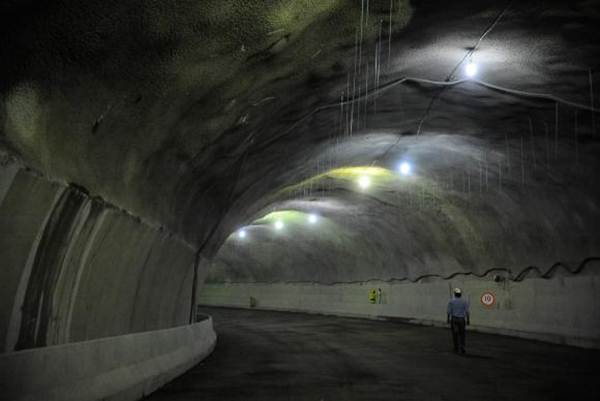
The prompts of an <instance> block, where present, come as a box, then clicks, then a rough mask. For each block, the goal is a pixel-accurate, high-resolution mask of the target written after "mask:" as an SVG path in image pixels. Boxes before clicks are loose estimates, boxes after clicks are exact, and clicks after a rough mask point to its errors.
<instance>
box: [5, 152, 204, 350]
mask: <svg viewBox="0 0 600 401" xmlns="http://www.w3.org/2000/svg"><path fill="white" fill-rule="evenodd" d="M0 170H1V171H2V174H0V179H2V185H0V187H1V188H2V194H1V195H2V198H1V199H0V202H1V203H0V225H1V226H2V230H1V232H0V260H1V261H2V268H1V269H0V289H1V291H0V352H10V351H13V350H22V349H28V348H34V347H43V346H48V345H57V344H65V343H69V342H73V341H86V340H92V339H96V338H101V337H109V336H117V335H123V334H129V333H135V332H142V331H149V330H159V329H165V328H169V327H174V326H180V325H182V324H185V323H187V322H188V317H189V305H190V297H191V288H192V279H193V263H194V251H193V250H192V248H191V247H189V246H188V245H187V244H186V243H185V242H183V241H182V240H180V239H178V238H176V237H175V236H173V235H171V234H169V233H167V232H166V231H165V230H162V229H159V228H155V227H151V226H150V225H149V224H146V223H144V222H143V221H141V220H140V219H138V218H135V217H133V216H131V215H129V214H127V213H126V212H123V211H121V210H118V209H116V208H114V207H112V206H111V205H108V204H106V203H104V202H103V201H101V200H99V199H96V198H91V197H89V196H88V195H87V194H86V193H85V192H84V191H82V190H80V189H79V188H76V187H73V186H65V185H62V184H59V183H53V182H50V181H48V180H46V179H44V178H42V177H39V176H37V175H35V174H34V173H32V172H30V171H27V170H25V169H22V168H20V167H17V166H16V163H12V164H10V163H9V164H6V165H4V166H2V167H1V168H0Z"/></svg>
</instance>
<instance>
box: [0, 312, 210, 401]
mask: <svg viewBox="0 0 600 401" xmlns="http://www.w3.org/2000/svg"><path fill="white" fill-rule="evenodd" d="M216 340H217V336H216V333H215V331H214V329H213V323H212V318H210V317H208V318H207V319H206V320H203V321H201V322H199V323H195V324H193V325H188V326H180V327H174V328H170V329H165V330H158V331H150V332H143V333H135V334H128V335H123V336H117V337H107V338H101V339H97V340H91V341H84V342H78V343H70V344H64V345H57V346H50V347H45V348H36V349H29V350H23V351H18V352H11V353H8V354H3V355H0V400H15V401H17V400H32V401H33V400H36V401H39V400H46V401H53V400H57V401H58V400H61V401H68V400H73V401H74V400H77V401H86V400H90V401H94V400H111V401H112V400H123V401H129V400H138V399H140V398H142V397H144V396H145V395H148V394H149V393H151V392H153V391H154V390H156V389H158V388H159V387H161V386H162V385H164V384H165V383H167V382H169V381H171V380H172V379H174V378H175V377H177V376H179V375H181V374H182V373H183V372H185V371H186V370H188V369H189V368H191V367H192V366H194V365H196V364H197V363H198V362H200V361H201V360H202V359H204V358H206V357H207V356H208V355H209V354H210V353H211V352H212V350H213V349H214V347H215V345H216Z"/></svg>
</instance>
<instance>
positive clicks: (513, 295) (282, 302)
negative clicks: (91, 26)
mask: <svg viewBox="0 0 600 401" xmlns="http://www.w3.org/2000/svg"><path fill="white" fill-rule="evenodd" d="M429 280H430V281H428V282H427V281H422V282H417V283H407V282H400V283H388V282H365V283H351V284H335V285H323V284H316V283H315V284H298V283H296V284H284V283H279V284H256V283H254V284H253V283H239V284H205V285H204V287H203V289H202V292H201V294H200V298H199V303H200V304H204V305H210V306H228V307H242V308H249V307H250V297H253V298H254V299H255V304H256V308H258V309H270V310H282V311H298V312H308V313H319V314H331V315H340V316H353V317H365V318H374V319H380V318H382V319H402V320H404V321H407V322H412V323H418V324H427V325H445V319H446V315H445V310H446V305H447V302H448V299H449V297H450V294H451V288H453V287H461V288H462V289H463V291H464V293H465V298H467V299H468V300H469V301H470V304H471V315H472V319H471V320H472V325H471V327H470V329H471V330H476V331H482V332H489V333H497V334H504V335H512V336H517V337H523V338H529V339H536V340H542V341H548V342H553V343H558V344H568V345H575V346H581V347H588V348H600V297H599V296H598V294H600V277H599V276H597V275H580V276H572V277H563V276H555V277H554V278H552V279H542V278H529V279H525V280H523V281H521V282H511V281H503V282H495V281H494V280H493V279H491V278H485V279H477V278H460V279H459V278H457V279H452V280H448V281H446V280H441V279H429ZM378 288H381V290H382V296H381V300H379V299H378V303H375V304H372V303H370V302H369V297H368V294H369V291H370V290H371V289H375V290H377V289H378ZM485 292H491V293H492V294H494V295H495V298H496V299H495V302H494V304H493V305H491V306H490V307H486V306H484V305H483V304H482V302H481V301H480V297H481V296H482V295H483V294H484V293H485ZM379 301H380V302H381V303H379Z"/></svg>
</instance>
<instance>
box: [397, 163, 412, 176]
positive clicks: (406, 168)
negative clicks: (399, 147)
mask: <svg viewBox="0 0 600 401" xmlns="http://www.w3.org/2000/svg"><path fill="white" fill-rule="evenodd" d="M398 171H399V172H400V174H402V175H409V174H410V173H411V171H412V166H411V165H410V163H408V162H402V163H400V165H399V166H398Z"/></svg>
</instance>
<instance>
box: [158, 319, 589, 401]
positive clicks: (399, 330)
mask: <svg viewBox="0 0 600 401" xmlns="http://www.w3.org/2000/svg"><path fill="white" fill-rule="evenodd" d="M203 312H207V313H209V314H211V315H212V316H213V319H214V321H215V325H216V327H215V328H216V331H217V333H218V335H219V341H218V344H217V347H216V349H215V352H214V353H213V354H212V355H211V356H210V357H209V358H207V359H206V360H205V361H204V362H203V363H201V364H200V365H198V366H196V367H195V368H193V369H192V370H190V371H189V372H188V373H186V374H185V375H184V376H182V377H180V378H178V379H176V380H175V381H173V382H171V383H170V384H168V385H167V386H165V387H164V388H163V389H161V390H159V391H158V392H157V393H155V394H154V395H152V396H151V397H149V398H147V400H148V401H161V400H165V401H166V400H179V401H183V400H196V399H202V400H221V401H224V400H245V401H247V400H261V401H265V400H317V401H321V400H322V401H332V400H511V401H518V400H528V401H532V400H544V401H548V400H596V399H598V398H599V397H600V389H599V388H598V386H597V385H596V381H597V377H598V374H599V373H600V368H599V367H598V366H599V362H600V352H598V351H589V350H582V349H578V348H572V347H565V346H558V345H549V344H544V343H540V342H535V341H528V340H521V339H515V338H510V337H502V336H495V335H488V334H481V333H471V332H469V333H467V352H468V354H467V356H464V357H463V356H459V355H455V354H453V353H452V352H451V339H450V332H449V330H448V329H440V328H427V327H418V326H412V325H406V324H402V323H396V322H387V321H368V320H361V319H350V318H337V317H325V316H318V315H306V314H292V313H281V312H265V311H243V310H237V309H220V308H210V309H209V308H205V309H204V310H203Z"/></svg>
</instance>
